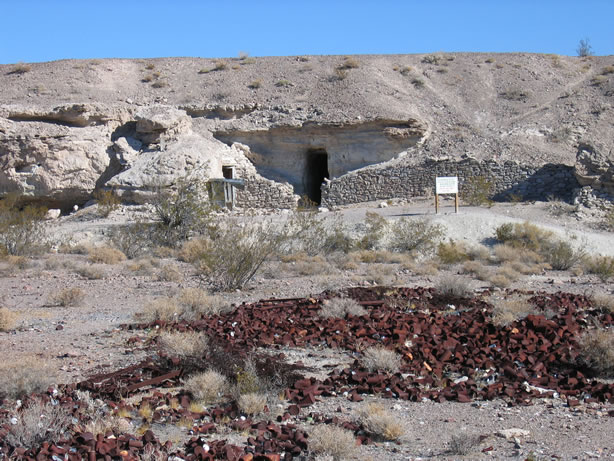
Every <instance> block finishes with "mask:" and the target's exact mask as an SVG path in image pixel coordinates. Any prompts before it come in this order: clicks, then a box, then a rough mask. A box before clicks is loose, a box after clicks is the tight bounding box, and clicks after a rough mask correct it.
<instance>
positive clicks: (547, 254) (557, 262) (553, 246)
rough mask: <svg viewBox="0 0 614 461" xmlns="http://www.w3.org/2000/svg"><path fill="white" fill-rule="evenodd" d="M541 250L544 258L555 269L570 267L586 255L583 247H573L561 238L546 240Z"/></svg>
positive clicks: (562, 269) (560, 269) (561, 269)
mask: <svg viewBox="0 0 614 461" xmlns="http://www.w3.org/2000/svg"><path fill="white" fill-rule="evenodd" d="M542 252H543V255H544V258H545V260H546V261H547V262H548V264H550V267H552V269H554V270H555V271H564V270H567V269H570V268H571V267H573V266H575V265H576V264H577V263H578V262H580V261H582V260H583V259H584V258H585V257H586V252H585V251H584V249H583V248H579V249H577V248H574V247H573V246H571V244H569V243H568V242H565V241H563V240H558V241H551V242H548V243H547V244H545V245H544V247H543V249H542Z"/></svg>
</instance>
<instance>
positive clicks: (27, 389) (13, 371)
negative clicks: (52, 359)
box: [0, 357, 55, 399]
mask: <svg viewBox="0 0 614 461" xmlns="http://www.w3.org/2000/svg"><path fill="white" fill-rule="evenodd" d="M54 380H55V376H54V372H53V370H51V369H50V368H49V366H47V364H45V363H43V362H42V361H41V360H40V359H39V358H38V357H20V358H19V360H4V361H2V362H0V397H1V398H9V399H21V398H23V397H25V396H26V395H29V394H32V393H39V392H43V391H45V390H47V388H48V387H49V386H50V385H51V384H52V383H53V381H54Z"/></svg>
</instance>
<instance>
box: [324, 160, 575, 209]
mask: <svg viewBox="0 0 614 461" xmlns="http://www.w3.org/2000/svg"><path fill="white" fill-rule="evenodd" d="M438 176H458V178H459V188H460V190H459V192H460V193H461V194H463V192H465V191H466V190H467V187H469V186H468V185H469V184H475V181H474V180H473V179H472V178H480V177H481V178H484V179H485V183H489V184H491V187H492V193H493V197H494V199H495V200H510V199H515V198H519V199H520V198H522V199H523V200H545V199H547V198H548V197H558V198H564V199H570V198H571V195H572V191H573V189H574V188H577V187H578V186H579V184H578V182H577V180H576V179H575V177H574V173H573V167H571V166H567V165H561V164H546V165H543V166H539V167H532V166H529V165H522V164H519V163H516V162H511V161H508V162H496V161H494V160H492V161H482V162H480V161H478V160H475V159H471V158H468V159H464V160H461V161H458V162H457V161H452V160H426V161H425V162H424V163H421V164H409V163H408V162H404V161H399V162H396V164H395V165H386V166H378V167H373V168H364V169H361V170H357V171H354V172H351V173H348V174H346V175H344V176H342V177H340V178H337V179H335V180H332V181H328V182H327V183H326V184H323V185H322V205H323V206H326V207H331V206H338V205H345V204H349V203H358V202H367V201H372V200H386V199H390V198H395V197H402V198H411V197H423V196H428V195H431V194H433V193H434V190H435V178H436V177H438Z"/></svg>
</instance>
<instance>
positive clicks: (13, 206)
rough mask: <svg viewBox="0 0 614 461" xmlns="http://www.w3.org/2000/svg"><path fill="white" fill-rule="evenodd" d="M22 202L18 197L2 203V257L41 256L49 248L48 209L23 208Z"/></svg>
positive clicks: (0, 228)
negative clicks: (5, 255)
mask: <svg viewBox="0 0 614 461" xmlns="http://www.w3.org/2000/svg"><path fill="white" fill-rule="evenodd" d="M20 202H21V198H20V197H19V196H17V195H8V196H6V197H5V198H4V199H2V200H1V201H0V255H1V254H3V253H4V254H9V255H17V256H25V255H33V254H40V253H42V252H44V251H45V250H47V249H48V248H49V243H48V241H47V229H46V225H45V222H44V218H45V215H46V213H47V209H46V208H42V207H37V206H34V205H26V206H21V204H20Z"/></svg>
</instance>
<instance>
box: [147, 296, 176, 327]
mask: <svg viewBox="0 0 614 461" xmlns="http://www.w3.org/2000/svg"><path fill="white" fill-rule="evenodd" d="M181 313H182V309H181V307H180V306H179V304H178V303H177V301H175V300H174V299H173V298H168V297H162V298H158V299H154V300H153V301H151V302H150V303H148V304H146V305H145V307H144V308H143V310H142V311H141V312H140V313H139V314H137V316H138V317H139V318H140V319H141V320H143V321H145V322H155V321H156V320H162V321H165V322H169V321H170V322H172V321H175V320H177V319H178V318H179V316H180V315H181Z"/></svg>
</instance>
